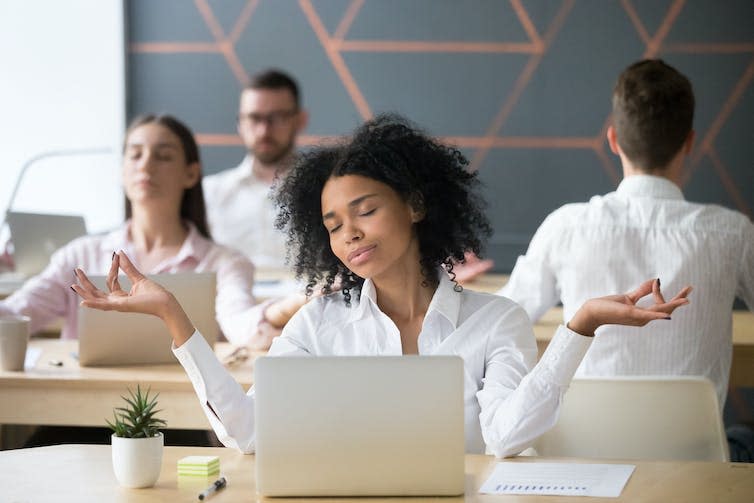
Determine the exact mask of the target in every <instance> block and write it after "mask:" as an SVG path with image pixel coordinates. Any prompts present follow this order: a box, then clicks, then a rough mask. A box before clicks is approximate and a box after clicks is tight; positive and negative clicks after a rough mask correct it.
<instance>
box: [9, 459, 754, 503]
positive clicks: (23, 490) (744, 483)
mask: <svg viewBox="0 0 754 503" xmlns="http://www.w3.org/2000/svg"><path fill="white" fill-rule="evenodd" d="M189 455H216V456H219V457H220V469H221V472H222V474H223V475H225V476H226V478H227V480H228V486H227V487H226V488H225V489H223V490H222V491H219V492H217V493H215V494H214V495H213V496H212V497H211V498H210V499H209V500H208V501H210V502H216V503H223V502H236V503H237V502H252V501H258V500H260V499H264V498H259V496H258V495H257V494H256V492H255V491H256V488H255V482H254V456H248V455H243V454H240V453H239V452H237V451H235V450H231V449H225V448H210V447H166V448H165V451H164V455H163V463H162V472H161V474H160V478H159V480H158V481H157V484H156V485H155V487H153V488H148V489H126V488H123V487H120V486H119V485H118V483H117V481H116V480H115V476H114V475H113V473H112V462H111V451H110V446H109V445H59V446H53V447H38V448H34V449H18V450H12V451H2V452H0V485H1V486H2V500H3V501H8V502H19V503H20V502H47V501H50V502H52V501H54V502H77V503H83V502H97V503H99V502H104V501H108V502H109V501H117V502H134V503H141V502H180V501H185V502H189V501H197V496H198V494H199V493H200V492H201V491H202V490H204V488H206V487H207V486H208V485H209V483H208V481H207V479H200V480H196V479H189V480H186V479H185V478H181V479H179V478H178V477H177V473H176V471H177V470H176V466H177V461H178V459H180V458H182V457H184V456H189ZM542 461H550V462H551V461H567V460H555V459H552V458H537V457H531V458H513V459H512V460H505V462H510V463H527V462H542ZM568 461H570V462H576V463H578V462H594V461H592V460H585V459H577V460H568ZM498 462H500V460H498V459H495V458H493V457H491V456H478V455H468V456H466V470H465V471H466V495H465V497H458V498H440V499H438V498H420V497H414V498H409V499H405V498H368V499H363V498H362V499H358V498H336V499H324V498H317V499H305V498H296V499H295V500H288V501H296V502H298V503H303V502H305V501H316V502H318V503H325V502H329V501H337V502H340V503H346V502H348V501H365V502H368V503H377V502H383V501H384V502H395V501H399V500H404V499H405V500H407V501H411V502H420V501H422V502H423V501H443V502H451V501H452V502H454V503H455V502H460V501H479V502H541V503H555V502H561V501H571V502H576V501H579V502H582V503H600V502H617V503H619V502H624V501H625V502H636V501H658V502H660V501H662V502H665V501H679V502H680V501H682V502H684V503H695V502H700V503H701V502H704V503H708V502H711V501H720V502H739V501H741V502H744V501H747V502H748V501H752V500H754V464H743V463H709V462H678V461H674V462H657V461H638V462H637V461H623V462H621V461H617V460H616V461H615V462H619V463H626V464H633V465H636V470H635V471H634V473H633V475H632V476H631V478H630V479H629V481H628V483H627V484H626V487H625V488H624V489H623V493H622V494H621V496H620V497H619V498H585V497H558V496H515V495H511V496H488V495H480V494H479V493H478V490H479V487H480V486H481V484H482V483H483V482H484V481H485V480H486V478H487V477H488V475H489V473H490V472H491V470H492V469H493V468H494V466H495V465H496V463H498ZM599 462H601V463H602V462H605V461H599ZM209 482H211V480H210V481H209ZM267 501H271V502H274V501H282V499H281V498H274V499H273V498H270V499H267Z"/></svg>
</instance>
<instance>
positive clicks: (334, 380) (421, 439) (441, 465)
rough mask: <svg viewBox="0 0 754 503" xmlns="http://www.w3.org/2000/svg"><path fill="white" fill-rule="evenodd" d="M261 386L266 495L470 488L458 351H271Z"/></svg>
mask: <svg viewBox="0 0 754 503" xmlns="http://www.w3.org/2000/svg"><path fill="white" fill-rule="evenodd" d="M254 383H255V384H254V386H255V401H256V407H255V421H256V460H255V464H256V484H257V491H258V492H259V493H261V494H262V495H265V496H422V495H424V496H428V495H431V496H449V495H459V494H463V492H464V449H465V447H464V430H463V428H464V420H463V412H464V411H463V360H462V359H461V358H460V357H457V356H396V357H387V356H372V357H369V356H367V357H313V358H307V357H263V358H259V359H257V360H256V361H255V364H254Z"/></svg>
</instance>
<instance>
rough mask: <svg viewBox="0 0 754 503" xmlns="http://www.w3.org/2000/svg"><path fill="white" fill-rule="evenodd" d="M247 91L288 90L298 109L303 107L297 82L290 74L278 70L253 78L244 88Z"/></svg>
mask: <svg viewBox="0 0 754 503" xmlns="http://www.w3.org/2000/svg"><path fill="white" fill-rule="evenodd" d="M246 89H254V90H258V89H287V90H288V91H290V93H291V95H292V96H293V101H294V103H296V108H299V107H300V106H301V95H300V92H299V89H298V84H297V83H296V80H295V79H294V78H293V77H291V76H290V75H289V74H287V73H285V72H284V71H282V70H278V69H276V68H268V69H267V70H263V71H261V72H259V73H255V74H254V75H252V76H251V78H250V79H249V81H248V82H247V83H246V85H245V86H244V90H246Z"/></svg>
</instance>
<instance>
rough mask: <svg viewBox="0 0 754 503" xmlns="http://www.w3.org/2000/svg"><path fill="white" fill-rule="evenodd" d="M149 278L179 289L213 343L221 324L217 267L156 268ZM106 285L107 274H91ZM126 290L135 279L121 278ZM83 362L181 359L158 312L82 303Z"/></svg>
mask: <svg viewBox="0 0 754 503" xmlns="http://www.w3.org/2000/svg"><path fill="white" fill-rule="evenodd" d="M149 277H150V278H151V279H153V280H154V281H156V282H157V283H159V284H161V285H162V286H164V287H165V288H167V289H168V290H169V291H170V292H172V294H173V295H175V297H176V299H178V302H180V303H181V306H183V309H184V310H185V311H186V314H188V316H189V318H190V319H191V322H192V323H193V324H194V326H195V327H196V328H197V329H198V330H199V332H200V333H201V334H202V335H203V336H204V338H205V339H207V342H208V343H209V344H210V345H213V344H214V343H215V341H216V340H217V337H218V334H219V332H220V329H219V327H218V325H217V321H216V320H215V294H216V291H215V281H216V280H215V273H213V272H210V273H178V274H155V275H150V276H149ZM90 279H91V280H92V282H93V283H94V284H95V285H97V286H98V287H99V288H100V289H103V290H105V291H107V288H106V286H105V285H106V282H105V276H91V277H90ZM119 280H120V284H121V286H122V287H123V289H124V290H128V289H129V288H130V286H131V283H130V282H129V281H128V279H127V278H126V277H125V276H121V277H120V278H119ZM77 330H78V339H79V364H80V365H83V366H96V365H141V364H158V363H177V360H176V358H175V355H173V351H172V350H171V346H172V341H173V340H172V338H171V337H170V333H169V332H168V330H167V328H166V327H165V324H164V323H163V322H162V320H160V319H159V318H157V317H156V316H151V315H146V314H136V313H118V312H114V311H99V310H96V309H91V308H87V307H79V308H78V329H77Z"/></svg>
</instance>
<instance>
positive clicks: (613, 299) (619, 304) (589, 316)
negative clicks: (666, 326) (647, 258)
mask: <svg viewBox="0 0 754 503" xmlns="http://www.w3.org/2000/svg"><path fill="white" fill-rule="evenodd" d="M691 290H692V287H690V286H687V287H685V288H683V289H681V291H680V292H678V294H677V295H676V296H675V297H673V298H672V299H670V300H669V301H665V298H664V297H663V296H662V293H661V292H660V280H659V279H650V280H648V281H645V282H644V283H642V285H641V286H640V287H639V288H637V289H636V290H634V291H633V292H630V293H627V294H624V295H608V296H607V297H598V298H596V299H590V300H588V301H586V302H585V303H584V304H583V305H582V306H581V308H580V309H579V310H578V311H577V312H576V314H574V315H573V318H571V321H569V322H568V328H570V329H571V330H573V331H574V332H576V333H579V334H581V335H586V336H588V337H593V336H594V332H595V330H597V328H598V327H600V326H602V325H629V326H635V327H643V326H644V325H646V324H647V323H649V322H650V321H653V320H669V319H670V314H671V313H672V312H673V311H674V310H675V309H676V308H678V307H680V306H683V305H686V304H688V303H689V299H688V298H687V297H688V295H689V293H691ZM650 293H651V294H652V297H653V299H654V304H652V305H651V306H649V307H637V306H636V303H637V302H638V301H639V299H641V298H642V297H644V296H646V295H649V294H650Z"/></svg>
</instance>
